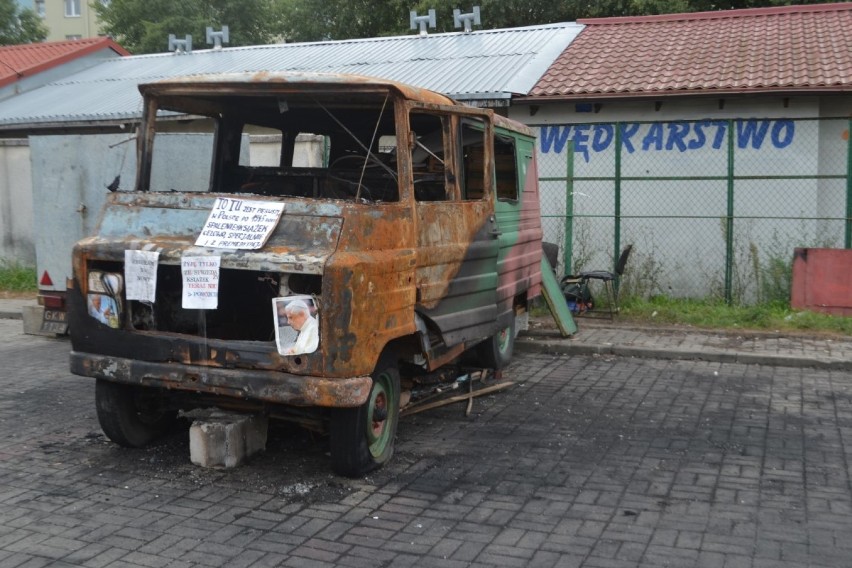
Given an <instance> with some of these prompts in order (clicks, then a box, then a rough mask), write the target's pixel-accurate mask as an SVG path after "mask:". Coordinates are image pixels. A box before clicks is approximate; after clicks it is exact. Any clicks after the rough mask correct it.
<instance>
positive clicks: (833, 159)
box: [510, 96, 852, 299]
mask: <svg viewBox="0 0 852 568" xmlns="http://www.w3.org/2000/svg"><path fill="white" fill-rule="evenodd" d="M849 116H852V97H850V96H842V97H823V98H820V97H791V98H783V97H763V98H730V99H725V100H721V101H720V100H719V99H710V98H707V99H695V98H693V99H685V100H683V99H682V100H678V99H671V98H663V99H661V102H659V103H658V102H657V101H644V102H637V101H632V102H619V101H613V102H604V103H603V104H601V105H600V106H595V105H575V104H574V103H559V104H555V103H554V104H542V105H539V107H538V108H537V109H536V108H534V107H525V106H521V105H516V106H514V107H512V108H510V117H512V118H514V119H516V120H519V121H521V122H524V123H526V124H529V125H531V126H533V127H534V128H535V129H536V130H537V134H538V160H539V176H540V177H541V178H545V179H550V180H551V181H543V182H542V184H541V185H542V188H541V195H542V197H541V199H542V206H543V207H542V210H543V211H545V212H547V213H548V216H549V218H546V219H544V228H545V239H546V240H549V241H552V242H557V243H560V245H563V252H564V251H565V250H566V249H567V250H568V251H569V257H570V261H569V262H568V263H567V264H568V265H569V268H570V271H576V270H577V269H583V268H585V269H600V268H611V267H612V259H613V258H614V257H615V256H616V252H617V249H618V247H619V246H623V245H625V244H627V243H633V244H634V245H636V247H635V248H634V251H635V252H636V254H635V256H634V257H633V258H632V259H631V263H630V265H632V268H633V270H634V271H638V270H640V269H642V270H646V271H647V272H649V273H651V272H653V273H654V274H653V275H650V274H649V275H648V277H649V279H652V280H653V282H652V285H653V287H655V288H656V289H655V290H643V291H645V292H649V291H650V292H657V293H667V294H672V295H681V296H705V295H707V294H710V293H712V292H713V291H714V290H718V288H719V285H720V282H721V281H723V280H725V278H726V275H725V270H726V265H728V264H734V265H735V266H733V270H734V278H738V279H739V280H740V281H741V285H742V288H743V290H746V294H745V295H746V296H748V297H749V298H750V299H754V297H755V296H756V294H758V293H759V290H758V289H757V288H756V285H757V280H758V279H759V278H758V276H756V275H755V274H752V273H757V272H759V269H758V268H756V267H757V266H758V265H759V264H760V263H766V262H768V260H769V259H771V258H776V257H777V258H780V259H782V260H783V259H786V257H787V256H788V254H787V253H788V252H789V256H790V258H792V249H793V248H794V247H795V246H816V245H820V246H842V244H843V241H842V236H843V223H842V222H840V221H838V220H837V218H838V217H842V216H843V212H842V209H843V207H844V204H845V200H846V177H845V176H848V168H849V165H848V129H849V120H848V117H849ZM817 119H821V120H817ZM729 120H731V121H732V122H731V123H729V122H728V121H729ZM615 123H621V124H622V127H623V128H624V129H626V130H624V132H626V133H627V134H625V135H624V138H625V139H622V151H621V153H620V156H619V159H620V160H621V162H620V179H619V181H618V192H619V196H620V207H621V218H619V219H618V222H617V223H616V217H615V207H616V205H615V195H616V181H615V176H616V152H615V147H616V145H615V140H614V138H615V137H614V132H615V128H614V124H615ZM731 124H732V125H733V144H732V146H730V147H729V145H728V129H729V127H730V125H731ZM572 145H573V153H571V154H569V152H570V149H571V148H572ZM730 151H732V152H733V154H732V155H733V164H729V153H730ZM569 160H570V165H569ZM729 165H730V166H731V168H732V169H731V170H730V171H732V172H733V174H734V176H735V177H737V178H740V179H736V180H735V182H734V184H733V186H732V187H729V183H728V179H727V175H728V173H729ZM569 172H570V175H569ZM567 178H570V180H569V179H567ZM684 178H691V179H684ZM695 178H702V179H695ZM742 178H745V179H742ZM731 189H732V195H733V201H732V205H733V208H734V216H735V217H736V220H735V222H734V224H733V225H732V226H731V225H726V217H727V215H728V207H729V201H728V199H729V190H731ZM567 209H570V212H571V213H572V214H573V215H572V216H571V218H568V217H566V215H567ZM826 218H832V219H831V220H827V219H826ZM731 227H733V231H730V230H731ZM729 231H730V233H729ZM566 233H570V234H567V235H566ZM729 240H730V241H731V242H730V243H729V242H728V241H729ZM617 241H620V242H617ZM729 244H732V245H733V257H734V258H733V259H732V260H731V255H730V254H729V251H728V250H726V247H727V246H728V245H729Z"/></svg>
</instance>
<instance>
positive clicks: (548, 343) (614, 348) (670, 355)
mask: <svg viewBox="0 0 852 568" xmlns="http://www.w3.org/2000/svg"><path fill="white" fill-rule="evenodd" d="M515 348H516V349H518V350H520V351H524V352H527V353H543V354H560V355H597V356H602V355H612V356H616V357H637V358H644V359H671V360H686V361H708V362H713V363H739V364H742V365H767V366H776V367H796V368H817V369H828V370H839V371H852V361H847V360H840V359H835V360H824V359H816V358H811V357H794V356H787V355H770V354H758V353H735V352H714V351H706V350H701V351H699V350H690V349H680V350H674V349H655V348H653V347H628V346H623V345H599V344H598V345H589V344H583V343H572V340H570V339H565V340H549V339H539V338H536V337H530V336H527V337H519V338H518V339H517V340H516V341H515Z"/></svg>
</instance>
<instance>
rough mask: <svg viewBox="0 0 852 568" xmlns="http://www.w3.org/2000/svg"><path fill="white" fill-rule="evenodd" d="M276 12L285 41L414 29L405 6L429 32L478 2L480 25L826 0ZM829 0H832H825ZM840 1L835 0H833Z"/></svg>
mask: <svg viewBox="0 0 852 568" xmlns="http://www.w3.org/2000/svg"><path fill="white" fill-rule="evenodd" d="M274 1H275V2H277V10H278V12H279V14H280V21H281V22H282V23H281V28H280V29H279V30H278V34H279V35H280V36H282V37H283V38H285V39H286V40H287V41H318V40H324V39H349V38H358V37H377V36H388V35H405V34H411V33H415V32H412V31H411V30H410V29H409V11H410V10H416V11H417V14H418V15H420V16H425V15H427V14H428V11H429V9H430V8H432V9H434V10H435V13H436V19H437V27H436V28H434V29H429V33H435V32H450V31H455V29H456V28H455V27H454V25H453V9H455V8H458V9H460V10H461V11H462V12H463V13H466V12H471V11H472V8H473V6H474V5H477V6H480V10H481V14H482V25H481V26H479V28H480V29H496V28H509V27H517V26H530V25H535V24H548V23H553V22H571V21H575V20H578V19H580V18H604V17H611V16H643V15H652V14H671V13H677V12H700V11H711V10H727V9H734V8H760V7H767V6H782V5H790V4H816V3H820V2H824V1H825V0H595V1H589V0H466V1H465V2H464V3H462V2H459V1H458V0H412V1H408V2H404V1H400V0H274ZM829 1H832V0H829ZM833 1H840V0H833Z"/></svg>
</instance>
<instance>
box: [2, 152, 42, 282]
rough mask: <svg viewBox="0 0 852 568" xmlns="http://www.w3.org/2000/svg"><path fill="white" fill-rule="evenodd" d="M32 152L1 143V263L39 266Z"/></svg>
mask: <svg viewBox="0 0 852 568" xmlns="http://www.w3.org/2000/svg"><path fill="white" fill-rule="evenodd" d="M35 256H36V255H35V243H34V242H33V199H32V175H31V170H30V149H29V146H28V144H27V141H26V140H0V259H6V260H12V261H15V262H19V263H21V264H25V265H30V266H33V265H35Z"/></svg>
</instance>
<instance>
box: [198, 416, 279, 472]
mask: <svg viewBox="0 0 852 568" xmlns="http://www.w3.org/2000/svg"><path fill="white" fill-rule="evenodd" d="M190 416H191V417H195V418H196V420H195V421H194V422H193V423H192V427H190V429H189V454H190V455H189V458H190V461H192V463H194V464H195V465H198V466H201V467H211V468H216V467H225V468H231V467H237V466H238V465H240V464H241V463H242V462H243V461H244V460H245V458H247V457H249V456H252V455H254V454H256V453H257V452H260V451H263V450H265V449H266V436H267V428H268V425H269V422H268V418H267V417H266V416H265V415H259V414H239V413H235V412H224V411H219V410H214V411H204V412H203V413H201V414H199V413H198V412H194V413H191V414H190Z"/></svg>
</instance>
